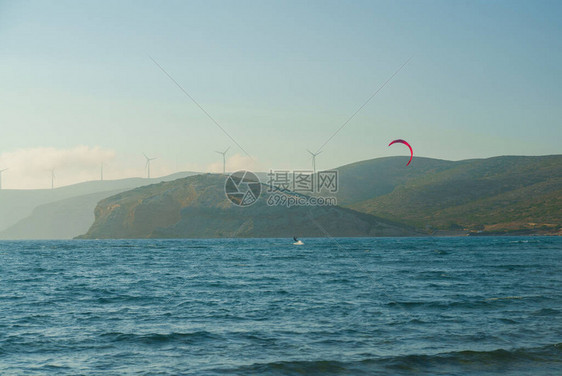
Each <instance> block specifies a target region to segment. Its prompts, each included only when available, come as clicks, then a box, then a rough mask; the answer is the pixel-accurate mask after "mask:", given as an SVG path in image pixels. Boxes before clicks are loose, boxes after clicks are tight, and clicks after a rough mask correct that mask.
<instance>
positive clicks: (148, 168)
mask: <svg viewBox="0 0 562 376" xmlns="http://www.w3.org/2000/svg"><path fill="white" fill-rule="evenodd" d="M143 155H144V157H145V158H146V166H145V168H146V169H147V171H148V174H147V176H148V178H149V179H150V161H153V160H155V159H156V158H148V157H147V156H146V154H144V153H143Z"/></svg>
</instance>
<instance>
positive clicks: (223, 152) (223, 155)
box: [217, 146, 230, 175]
mask: <svg viewBox="0 0 562 376" xmlns="http://www.w3.org/2000/svg"><path fill="white" fill-rule="evenodd" d="M229 149H230V146H229V147H228V148H227V149H226V150H225V151H217V153H219V154H222V174H223V175H225V174H226V152H227V151H228V150H229Z"/></svg>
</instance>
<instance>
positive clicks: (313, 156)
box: [306, 149, 322, 174]
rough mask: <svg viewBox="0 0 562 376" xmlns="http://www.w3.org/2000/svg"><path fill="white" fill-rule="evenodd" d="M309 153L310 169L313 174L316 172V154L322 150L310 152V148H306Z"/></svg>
mask: <svg viewBox="0 0 562 376" xmlns="http://www.w3.org/2000/svg"><path fill="white" fill-rule="evenodd" d="M306 151H308V152H309V153H310V155H312V171H313V174H316V156H317V155H318V154H320V153H322V151H317V152H316V153H313V152H311V151H310V150H308V149H307V150H306Z"/></svg>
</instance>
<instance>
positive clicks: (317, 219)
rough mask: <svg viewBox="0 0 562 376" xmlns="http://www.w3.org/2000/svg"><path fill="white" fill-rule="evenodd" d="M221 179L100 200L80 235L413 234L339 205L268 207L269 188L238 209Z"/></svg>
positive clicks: (188, 181) (210, 177)
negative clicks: (226, 194)
mask: <svg viewBox="0 0 562 376" xmlns="http://www.w3.org/2000/svg"><path fill="white" fill-rule="evenodd" d="M225 179H226V178H225V176H224V175H216V174H206V175H198V176H192V177H188V178H184V179H179V180H175V181H173V182H163V183H160V184H154V185H150V186H145V187H141V188H137V189H134V190H131V191H128V192H123V193H120V194H117V195H115V196H112V197H109V198H107V199H105V200H102V201H101V202H100V203H99V204H98V206H97V207H96V210H95V216H96V221H95V222H94V224H93V225H92V227H91V228H90V229H89V231H88V232H87V233H86V234H85V235H83V236H81V237H80V238H86V239H91V238H217V237H285V238H286V237H291V236H293V235H297V236H303V237H318V236H326V234H329V235H330V236H404V235H416V232H415V231H413V230H412V229H411V228H409V227H408V226H403V225H400V224H396V223H393V222H391V221H388V220H382V219H379V218H376V217H374V216H371V215H367V214H363V213H359V212H356V211H354V210H351V209H344V208H341V207H338V206H332V207H290V208H288V207H284V206H268V205H267V203H266V202H267V198H268V195H269V194H268V193H267V192H263V193H262V197H260V199H259V200H258V201H257V202H256V203H255V204H254V205H252V206H250V207H238V206H235V205H233V204H232V203H230V201H229V200H228V199H227V198H226V196H225V193H224V185H225ZM262 191H265V187H264V189H263V190H262Z"/></svg>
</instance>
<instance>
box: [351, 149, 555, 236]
mask: <svg viewBox="0 0 562 376" xmlns="http://www.w3.org/2000/svg"><path fill="white" fill-rule="evenodd" d="M418 160H419V158H418ZM369 162H371V161H366V162H363V163H365V164H369ZM414 162H418V161H417V160H416V158H414V161H413V162H412V164H411V165H410V167H412V169H411V170H410V171H409V170H407V169H406V168H405V169H403V170H402V171H400V173H401V174H402V176H399V177H397V178H394V180H393V182H396V181H397V182H398V183H397V184H394V187H393V189H392V190H391V191H390V192H388V193H383V194H380V193H381V192H383V189H382V188H381V187H386V183H380V182H378V181H377V180H378V178H377V177H375V176H373V177H371V178H370V179H368V181H367V183H365V184H366V185H368V184H371V186H372V188H371V192H372V197H371V198H369V199H364V200H360V198H364V197H365V195H364V194H361V195H355V196H353V195H352V198H351V199H349V198H347V197H346V201H347V202H351V204H349V206H350V207H352V208H354V209H356V210H358V211H362V212H365V213H369V214H373V215H377V216H380V217H384V218H387V219H391V220H394V221H399V222H402V223H405V224H410V225H413V226H416V227H418V228H419V229H424V230H427V231H430V232H431V231H433V230H462V229H466V230H469V231H482V230H484V231H490V232H496V233H504V232H506V233H512V232H515V233H516V232H518V231H519V232H521V233H528V232H534V233H552V234H555V233H558V232H559V230H560V224H561V223H562V156H561V155H554V156H543V157H519V156H506V157H494V158H489V159H478V160H465V161H459V162H447V163H446V164H439V165H438V166H437V167H436V168H434V169H433V170H431V169H428V168H427V167H426V166H425V165H426V163H427V162H426V161H422V168H419V167H418V166H417V164H416V163H414ZM372 163H373V164H377V163H380V160H375V161H372ZM387 166H388V168H391V167H390V163H387ZM348 168H353V165H351V166H344V167H342V168H341V169H340V170H342V171H345V170H346V169H348ZM341 175H342V182H341V185H342V186H345V185H347V184H350V183H349V182H348V181H346V180H345V179H343V176H344V174H343V173H342V174H341ZM382 176H384V175H382ZM383 180H384V179H383ZM351 185H352V184H351ZM352 186H353V185H352ZM389 190H390V189H389Z"/></svg>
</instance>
